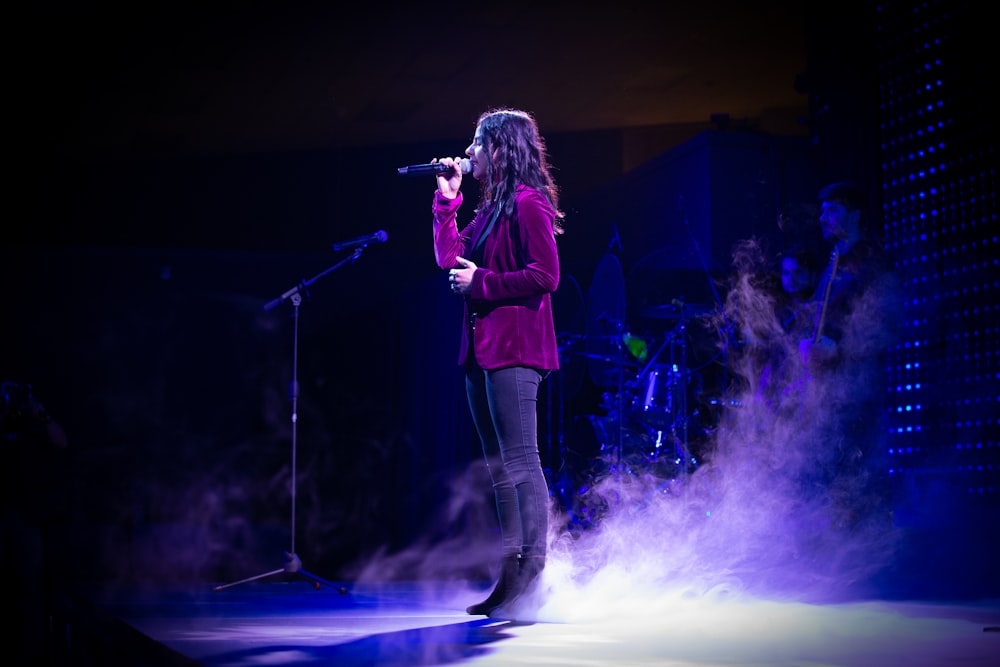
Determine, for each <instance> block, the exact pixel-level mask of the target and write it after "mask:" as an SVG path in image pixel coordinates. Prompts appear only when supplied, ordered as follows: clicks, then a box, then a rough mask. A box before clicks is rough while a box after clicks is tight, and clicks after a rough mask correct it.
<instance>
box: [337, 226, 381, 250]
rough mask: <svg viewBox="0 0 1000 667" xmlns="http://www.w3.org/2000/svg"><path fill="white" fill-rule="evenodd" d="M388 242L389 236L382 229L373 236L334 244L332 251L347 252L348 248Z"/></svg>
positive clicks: (369, 235)
mask: <svg viewBox="0 0 1000 667" xmlns="http://www.w3.org/2000/svg"><path fill="white" fill-rule="evenodd" d="M388 240H389V235H388V234H386V233H385V230H384V229H380V230H378V231H377V232H375V233H374V234H367V235H365V236H359V237H358V238H356V239H351V240H350V241H341V242H340V243H334V244H333V249H334V250H335V251H336V250H347V249H348V248H356V247H358V246H366V245H368V244H369V243H385V242H386V241H388Z"/></svg>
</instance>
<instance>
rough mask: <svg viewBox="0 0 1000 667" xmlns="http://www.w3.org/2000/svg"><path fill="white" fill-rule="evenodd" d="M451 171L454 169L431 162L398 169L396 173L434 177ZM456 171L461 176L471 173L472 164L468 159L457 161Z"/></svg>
mask: <svg viewBox="0 0 1000 667" xmlns="http://www.w3.org/2000/svg"><path fill="white" fill-rule="evenodd" d="M453 170H454V167H446V166H445V165H443V164H441V163H440V162H432V163H430V164H411V165H410V166H409V167H400V168H399V169H397V170H396V171H398V172H399V175H400V176H423V175H425V174H430V175H432V176H436V175H438V174H444V173H448V172H451V171H453ZM458 170H459V171H461V172H462V173H463V174H468V173H471V172H472V162H471V161H470V160H469V158H467V157H466V158H462V159H461V160H459V161H458Z"/></svg>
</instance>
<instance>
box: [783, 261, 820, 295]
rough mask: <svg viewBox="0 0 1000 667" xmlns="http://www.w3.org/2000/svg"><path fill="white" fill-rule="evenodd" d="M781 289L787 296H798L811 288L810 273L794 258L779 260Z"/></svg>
mask: <svg viewBox="0 0 1000 667" xmlns="http://www.w3.org/2000/svg"><path fill="white" fill-rule="evenodd" d="M781 287H782V288H783V289H784V290H785V292H786V293H787V294H798V293H800V292H804V291H805V290H807V289H809V288H810V287H812V272H810V271H809V269H808V268H807V267H805V266H803V265H802V264H801V263H800V262H799V260H797V259H796V258H794V257H785V258H783V259H782V260H781Z"/></svg>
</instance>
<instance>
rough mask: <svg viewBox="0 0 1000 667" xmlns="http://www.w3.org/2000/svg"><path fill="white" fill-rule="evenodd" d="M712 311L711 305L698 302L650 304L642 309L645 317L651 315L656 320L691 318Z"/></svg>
mask: <svg viewBox="0 0 1000 667" xmlns="http://www.w3.org/2000/svg"><path fill="white" fill-rule="evenodd" d="M711 312H712V309H711V308H710V307H709V306H703V305H700V304H696V303H682V302H679V301H678V302H675V303H665V304H663V305H661V306H650V307H649V308H646V309H644V310H643V311H642V313H641V314H642V316H643V317H651V318H653V319H655V320H689V319H691V318H693V317H701V316H702V315H708V314H709V313H711Z"/></svg>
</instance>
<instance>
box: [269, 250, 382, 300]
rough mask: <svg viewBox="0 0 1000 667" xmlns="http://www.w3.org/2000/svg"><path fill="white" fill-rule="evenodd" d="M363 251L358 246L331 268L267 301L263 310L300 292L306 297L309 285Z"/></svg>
mask: <svg viewBox="0 0 1000 667" xmlns="http://www.w3.org/2000/svg"><path fill="white" fill-rule="evenodd" d="M364 250H365V246H360V247H358V248H356V249H355V250H354V252H352V253H351V254H350V256H349V257H345V258H344V259H342V260H340V261H339V262H337V263H336V264H334V265H333V266H331V267H329V268H327V269H324V270H323V271H321V272H320V273H317V274H316V275H315V276H313V277H312V278H310V279H309V280H303V281H302V282H300V283H299V284H298V285H296V286H295V287H292V288H291V289H289V290H288V291H287V292H285V293H284V294H282V295H281V296H279V297H277V298H274V299H271V300H270V301H268V302H267V303H265V304H264V310H274V309H275V308H277V307H278V306H279V305H281V304H282V303H283V302H285V301H287V300H288V299H290V298H291V297H292V296H294V295H296V294H298V293H300V292H303V291H305V293H306V295H307V296H308V294H309V292H308V291H307V288H308V287H309V286H310V285H312V284H313V283H314V282H316V281H317V280H319V279H320V278H322V277H323V276H325V275H326V274H328V273H332V272H333V271H336V270H337V269H339V268H340V267H342V266H343V265H345V264H349V263H350V264H353V263H354V262H355V261H356V260H357V259H358V257H361V253H362V252H364Z"/></svg>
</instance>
